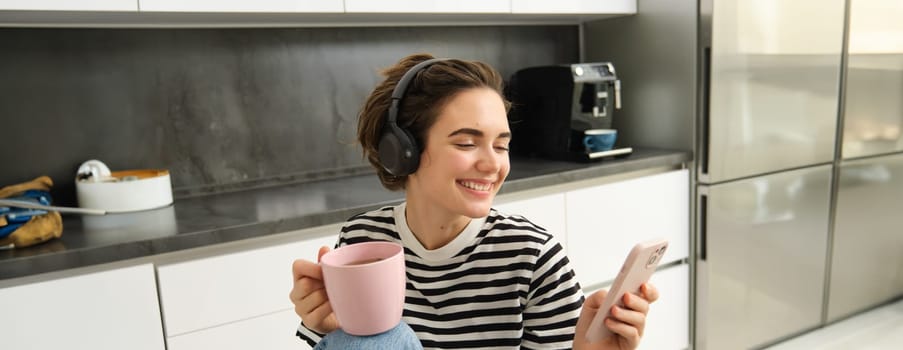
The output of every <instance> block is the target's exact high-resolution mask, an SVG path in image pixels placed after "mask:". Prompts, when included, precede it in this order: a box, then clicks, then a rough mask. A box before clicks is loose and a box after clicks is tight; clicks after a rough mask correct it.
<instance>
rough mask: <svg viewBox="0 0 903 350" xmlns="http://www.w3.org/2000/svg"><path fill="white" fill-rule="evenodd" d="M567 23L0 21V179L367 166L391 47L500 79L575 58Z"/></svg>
mask: <svg viewBox="0 0 903 350" xmlns="http://www.w3.org/2000/svg"><path fill="white" fill-rule="evenodd" d="M578 40H579V38H578V32H577V27H576V26H498V27H410V28H401V27H399V28H306V29H294V28H293V29H0V48H2V54H0V77H2V79H0V130H2V137H3V141H4V142H3V145H4V146H5V147H4V151H5V152H3V155H4V159H3V160H2V162H0V186H4V185H9V184H12V183H17V182H21V181H26V180H29V179H31V178H34V177H36V176H39V175H50V176H51V177H52V178H53V179H54V181H55V182H56V183H57V186H56V188H55V191H54V194H55V195H56V197H57V203H61V204H74V184H73V178H74V174H75V170H76V168H77V167H78V165H79V164H81V162H83V161H85V160H88V159H99V160H101V161H104V162H105V163H107V165H109V166H110V168H111V169H113V170H114V171H115V170H124V169H138V168H165V169H169V170H170V171H171V174H172V181H173V187H174V188H175V191H176V195H177V196H186V195H192V194H198V193H205V192H215V191H222V190H227V189H236V188H246V187H249V186H260V185H268V184H273V183H279V182H284V181H297V180H302V179H308V178H316V177H323V176H327V177H328V176H338V175H342V174H347V173H354V172H361V171H366V170H365V169H367V167H366V165H365V164H366V163H365V162H364V161H363V160H362V158H361V154H360V150H359V148H358V147H357V146H355V145H354V143H353V141H354V137H355V129H356V125H357V124H356V123H357V112H358V109H359V107H360V105H361V103H362V102H363V100H364V98H365V97H366V95H367V94H368V93H369V92H370V90H371V89H372V88H373V86H374V85H375V84H376V83H377V82H378V78H379V76H378V72H379V70H380V69H382V68H384V67H387V66H389V65H391V64H393V63H394V62H395V61H397V60H398V59H399V58H401V57H402V56H404V55H407V54H410V53H415V52H429V53H433V54H435V55H437V56H444V57H457V58H465V59H476V60H482V61H486V62H488V63H490V64H492V65H494V66H495V67H496V68H498V69H499V70H500V71H501V72H502V74H503V75H504V76H506V77H508V76H510V75H511V74H512V73H513V72H514V71H515V70H517V69H519V68H522V67H526V66H532V65H543V64H556V63H568V62H575V61H577V59H578V46H579V45H578Z"/></svg>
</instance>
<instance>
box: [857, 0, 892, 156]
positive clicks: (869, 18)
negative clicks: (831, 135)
mask: <svg viewBox="0 0 903 350" xmlns="http://www.w3.org/2000/svg"><path fill="white" fill-rule="evenodd" d="M900 18H903V2H901V1H900V0H871V1H853V2H850V41H849V60H848V61H847V62H848V63H847V87H846V88H847V90H846V104H845V106H846V107H845V108H846V111H845V114H844V126H843V157H844V158H855V157H863V156H871V155H877V154H883V153H890V152H898V151H903V135H901V129H903V99H901V98H900V96H903V21H901V20H900Z"/></svg>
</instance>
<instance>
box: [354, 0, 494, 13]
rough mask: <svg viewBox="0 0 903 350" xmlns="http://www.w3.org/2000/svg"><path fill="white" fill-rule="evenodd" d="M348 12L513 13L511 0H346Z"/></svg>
mask: <svg viewBox="0 0 903 350" xmlns="http://www.w3.org/2000/svg"><path fill="white" fill-rule="evenodd" d="M345 11H346V12H348V13H511V0H458V1H448V0H379V1H374V0H345Z"/></svg>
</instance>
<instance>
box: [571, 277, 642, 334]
mask: <svg viewBox="0 0 903 350" xmlns="http://www.w3.org/2000/svg"><path fill="white" fill-rule="evenodd" d="M606 294H607V291H606V290H600V291H598V292H596V293H593V294H592V295H590V296H589V297H587V298H586V301H584V302H583V309H582V310H581V311H580V319H579V320H577V329H576V332H575V333H574V349H575V350H584V349H594V350H602V349H605V350H633V349H636V347H637V345H639V343H640V339H641V338H642V337H643V329H644V328H645V327H646V314H647V313H649V304H652V303H653V302H655V301H656V300H658V296H659V295H658V289H656V288H655V286H653V285H652V284H650V283H645V284H643V285H642V286H641V287H640V295H636V294H632V293H627V294H624V297H623V301H624V306H625V307H624V308H621V307H618V306H613V307H612V310H611V314H612V317H610V318H608V319H606V320H605V326H606V327H608V329H609V330H611V331H612V332H613V333H614V334H613V335H611V336H609V337H607V338H605V339H602V340H601V341H598V342H595V343H589V342H587V341H586V331H587V328H589V324H590V322H592V320H593V317H595V316H596V313H597V312H599V311H600V310H599V307H600V306H602V302H603V301H604V300H605V295H606Z"/></svg>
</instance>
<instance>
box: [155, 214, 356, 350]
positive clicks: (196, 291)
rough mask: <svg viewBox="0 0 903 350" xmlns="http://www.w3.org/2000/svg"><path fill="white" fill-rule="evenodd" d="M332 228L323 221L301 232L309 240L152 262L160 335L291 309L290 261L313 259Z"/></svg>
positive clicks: (330, 240)
mask: <svg viewBox="0 0 903 350" xmlns="http://www.w3.org/2000/svg"><path fill="white" fill-rule="evenodd" d="M338 229H339V226H335V225H333V226H327V227H323V228H319V229H313V230H310V231H308V232H305V236H309V237H312V238H310V239H304V240H300V241H297V242H293V243H288V244H282V245H276V246H270V247H265V248H258V249H253V250H245V251H241V252H236V253H231V254H223V255H217V256H210V257H205V258H199V259H194V260H188V261H184V262H178V263H173V264H165V265H163V264H161V265H159V266H157V278H158V283H159V286H160V304H161V307H162V311H163V324H164V326H165V329H166V336H167V337H173V336H177V335H180V334H183V333H186V332H191V331H195V330H198V329H202V328H209V327H213V326H218V325H222V324H226V323H229V322H235V321H240V320H245V319H249V318H252V317H255V316H261V315H264V314H268V313H273V312H276V311H280V310H285V309H288V308H291V307H292V304H291V302H290V301H289V299H288V293H289V291H291V289H292V262H293V261H294V260H295V259H299V258H301V259H308V260H312V261H316V259H317V250H318V249H319V248H320V247H321V246H329V247H332V246H334V245H335V242H336V236H337V233H338ZM287 327H289V328H291V325H288V326H287Z"/></svg>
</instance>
